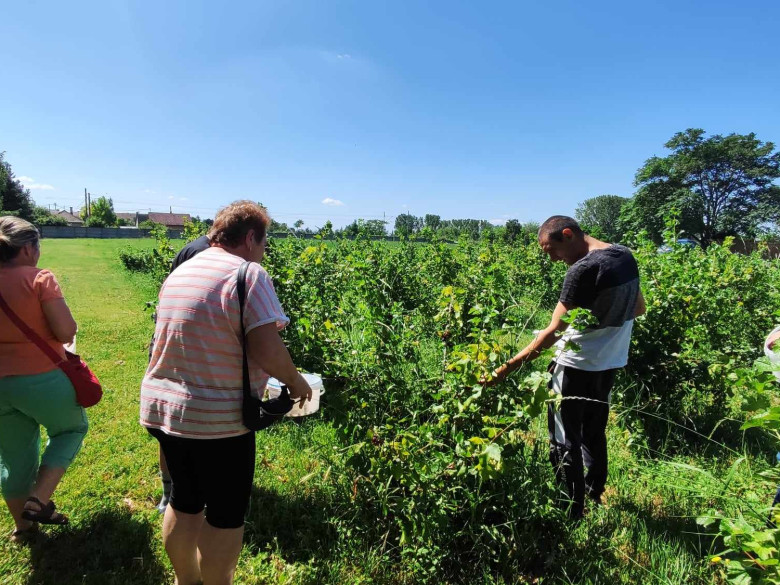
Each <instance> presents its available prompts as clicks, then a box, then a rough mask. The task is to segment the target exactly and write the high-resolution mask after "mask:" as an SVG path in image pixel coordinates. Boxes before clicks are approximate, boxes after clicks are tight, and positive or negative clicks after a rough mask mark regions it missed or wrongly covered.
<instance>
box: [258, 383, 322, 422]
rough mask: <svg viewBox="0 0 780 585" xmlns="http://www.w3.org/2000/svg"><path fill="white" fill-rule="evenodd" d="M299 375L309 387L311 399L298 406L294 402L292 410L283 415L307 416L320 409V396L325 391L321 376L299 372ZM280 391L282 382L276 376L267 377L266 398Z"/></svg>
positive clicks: (274, 396) (272, 396)
mask: <svg viewBox="0 0 780 585" xmlns="http://www.w3.org/2000/svg"><path fill="white" fill-rule="evenodd" d="M301 376H303V378H304V380H306V382H307V383H308V384H309V386H310V387H311V400H309V401H308V402H306V403H305V404H304V405H303V406H302V407H301V406H298V404H297V403H296V404H295V406H293V408H292V410H291V411H290V412H288V413H287V414H286V415H285V416H289V417H293V418H295V417H299V416H308V415H310V414H314V413H315V412H317V411H318V410H319V409H320V396H321V395H322V394H324V393H325V387H324V386H323V385H322V378H320V377H319V376H318V375H317V374H301ZM281 391H282V383H281V382H280V381H279V380H277V379H276V378H269V379H268V385H267V386H266V392H267V393H268V398H276V397H277V396H279V393H280V392H281Z"/></svg>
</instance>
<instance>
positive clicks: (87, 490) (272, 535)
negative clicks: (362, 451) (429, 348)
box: [0, 240, 333, 585]
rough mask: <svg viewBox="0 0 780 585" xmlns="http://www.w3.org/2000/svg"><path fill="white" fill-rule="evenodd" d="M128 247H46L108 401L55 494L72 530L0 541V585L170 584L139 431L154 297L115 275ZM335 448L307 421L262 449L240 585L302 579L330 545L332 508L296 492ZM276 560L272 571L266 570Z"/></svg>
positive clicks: (320, 487)
mask: <svg viewBox="0 0 780 585" xmlns="http://www.w3.org/2000/svg"><path fill="white" fill-rule="evenodd" d="M127 244H128V242H126V241H118V240H44V241H43V243H42V256H41V262H40V266H41V267H44V268H50V269H51V270H52V271H53V272H54V273H55V274H56V275H57V277H58V279H59V281H60V283H61V285H62V288H63V291H64V293H65V296H66V299H67V301H68V304H69V305H70V307H71V310H72V311H73V314H74V316H75V318H76V321H77V322H78V324H79V334H78V338H77V350H78V352H79V353H80V354H81V355H82V357H83V358H84V359H85V361H87V363H89V365H90V367H91V368H92V369H93V370H94V371H95V373H96V374H97V375H98V377H99V378H100V380H101V382H102V383H103V386H104V392H105V394H104V398H103V400H102V401H101V402H100V404H98V405H97V406H95V407H93V408H90V409H89V410H88V411H87V412H88V416H89V422H90V430H89V432H88V434H87V436H86V439H85V441H84V445H83V447H82V450H81V452H80V453H79V455H78V456H77V458H76V460H75V462H74V463H73V465H72V466H71V468H70V469H69V470H68V473H67V474H66V475H65V478H64V480H63V482H62V483H61V485H60V487H59V489H58V490H57V492H56V494H55V499H56V501H57V503H58V506H59V507H60V508H61V509H62V510H63V511H64V512H65V513H67V514H69V516H70V518H71V525H70V526H69V527H66V528H45V529H44V530H45V535H43V536H42V537H41V538H40V539H39V540H38V542H36V544H35V545H33V546H31V547H18V546H15V545H13V544H11V543H10V542H9V540H8V539H7V538H3V539H0V583H2V584H3V585H5V584H22V583H57V584H68V583H80V584H95V585H104V584H112V583H117V584H118V583H122V584H125V583H128V584H135V583H137V584H142V583H143V584H151V583H164V582H172V572H171V570H170V565H169V563H168V561H167V558H165V553H164V551H163V548H162V543H161V540H160V534H159V533H160V525H161V519H160V516H159V515H158V514H157V512H156V510H155V508H154V505H155V503H156V501H157V498H158V497H159V481H158V479H157V444H156V442H155V441H154V440H152V439H151V438H150V437H149V436H148V435H147V433H146V432H145V431H144V430H143V428H142V427H141V426H140V425H139V424H138V403H139V390H138V389H139V385H140V381H141V378H142V377H143V373H144V370H145V368H146V360H147V357H146V356H147V346H148V342H149V339H150V337H151V333H152V329H153V327H152V322H151V319H150V314H149V312H148V311H145V310H144V304H145V302H146V301H148V300H150V299H153V298H154V296H155V295H156V290H155V287H154V285H153V284H152V283H151V282H150V281H148V280H145V279H144V277H139V276H135V275H130V274H128V273H126V272H125V271H124V270H123V269H122V268H121V267H120V265H119V262H118V259H117V251H118V250H119V248H121V247H122V246H124V245H127ZM132 245H150V244H149V243H148V242H133V244H132ZM332 442H333V434H332V432H331V431H330V429H329V427H328V426H327V425H325V424H322V423H315V422H309V421H307V422H306V423H305V424H304V425H302V426H300V427H297V426H295V425H292V424H288V425H286V426H284V427H282V428H280V429H278V430H274V431H272V432H271V433H268V434H265V435H262V436H259V437H258V470H257V478H258V481H256V483H255V485H256V490H255V494H254V496H253V501H252V506H253V509H252V512H251V513H250V521H249V524H248V525H247V537H246V538H245V542H246V543H247V544H246V546H245V550H244V553H243V554H242V560H241V566H240V571H239V577H240V580H241V581H245V580H250V581H255V580H256V579H259V578H261V577H262V576H263V573H267V572H268V571H271V572H272V573H276V574H277V575H279V574H284V573H290V572H291V571H292V572H293V573H301V571H302V570H303V569H305V566H306V565H307V564H309V561H310V560H311V557H312V553H311V552H309V553H305V551H313V550H316V548H317V546H318V542H317V541H318V540H325V539H326V537H327V533H326V532H323V528H322V527H323V526H324V525H325V523H324V522H323V521H322V514H323V513H324V512H323V511H322V510H323V509H324V500H327V498H328V497H329V494H328V490H327V486H326V485H325V484H324V483H323V482H321V481H304V482H303V483H301V481H300V480H301V479H302V478H303V479H306V476H309V478H313V476H315V475H317V474H318V473H320V474H322V473H324V472H325V471H326V470H327V466H326V465H325V460H324V459H323V458H322V457H321V456H319V455H318V453H320V454H322V453H324V454H327V451H328V447H329V446H330V445H331V444H332ZM280 461H284V464H280V463H279V462H280ZM315 479H316V478H315ZM281 521H284V522H285V526H284V529H283V530H282V531H278V530H275V529H274V523H276V522H281ZM12 526H13V523H12V521H11V518H10V515H9V514H8V512H7V510H6V509H5V507H4V506H2V507H0V530H2V533H4V534H8V533H9V532H10V531H11V529H12ZM299 534H300V535H301V536H298V535H299ZM322 544H324V543H322ZM281 549H284V551H285V552H284V553H281V552H279V551H281ZM264 551H268V552H264ZM280 555H284V556H287V557H289V558H288V559H284V557H283V556H280ZM271 558H274V559H276V562H275V563H268V562H267V561H268V560H269V559H271ZM297 565H302V568H301V569H299V568H296V567H297ZM309 572H310V571H309ZM241 575H244V577H241ZM250 575H254V577H249V576H250ZM268 576H269V577H270V575H268Z"/></svg>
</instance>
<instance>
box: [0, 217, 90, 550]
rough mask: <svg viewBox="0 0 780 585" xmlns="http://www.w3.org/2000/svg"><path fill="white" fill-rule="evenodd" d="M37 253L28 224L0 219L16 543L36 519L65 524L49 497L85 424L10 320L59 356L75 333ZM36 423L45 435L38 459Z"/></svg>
mask: <svg viewBox="0 0 780 585" xmlns="http://www.w3.org/2000/svg"><path fill="white" fill-rule="evenodd" d="M40 255H41V250H40V236H39V234H38V230H37V228H36V227H35V226H34V225H32V224H31V223H29V222H27V221H25V220H23V219H20V218H18V217H11V216H5V217H0V308H1V309H2V310H0V479H1V481H2V492H3V498H4V499H5V502H6V504H7V505H8V509H9V510H10V512H11V516H13V519H14V523H15V524H16V529H15V530H14V532H13V534H12V536H11V537H12V539H13V540H17V541H20V540H24V539H26V538H27V537H29V536H30V535H32V534H33V533H34V532H35V531H36V530H37V527H38V523H42V524H67V522H68V518H67V517H66V516H65V515H64V514H61V513H59V512H58V511H57V509H56V506H55V505H54V502H53V501H52V500H51V496H52V494H53V493H54V490H55V488H56V487H57V484H59V482H60V480H61V479H62V476H63V475H64V474H65V470H66V469H67V468H68V466H69V465H70V464H71V462H72V461H73V459H74V457H75V456H76V453H78V451H79V449H80V448H81V443H82V441H83V440H84V435H85V434H86V432H87V426H88V425H87V417H86V414H85V412H84V409H83V408H82V407H81V406H79V405H78V404H77V402H76V393H75V391H74V389H73V385H72V384H71V382H70V380H69V379H68V377H67V376H66V375H65V374H64V373H63V372H62V370H60V369H59V367H57V365H56V364H55V363H54V362H53V361H52V360H51V359H50V358H49V357H48V356H47V355H46V353H44V351H43V350H42V349H41V348H39V347H38V346H37V345H36V343H34V342H33V341H32V340H31V339H29V338H28V337H27V335H26V334H25V333H24V332H23V331H22V330H21V329H20V328H19V327H17V326H16V325H15V323H14V321H15V320H16V319H18V320H19V321H21V322H23V324H24V325H26V326H27V327H28V328H29V329H31V330H32V331H33V333H34V334H37V335H38V336H39V337H40V338H42V339H43V341H44V342H45V343H46V344H48V345H49V346H51V349H52V350H53V351H54V352H56V354H57V355H59V356H60V357H61V358H63V359H64V358H65V350H64V348H63V344H67V343H71V342H72V341H73V338H74V336H75V335H76V322H75V321H74V320H73V316H72V315H71V313H70V309H69V308H68V305H67V304H66V303H65V299H64V297H63V295H62V291H61V290H60V286H59V284H58V283H57V279H56V278H55V277H54V274H52V273H51V272H50V271H48V270H42V269H40V268H38V267H37V265H38V260H39V258H40ZM11 315H15V318H14V317H12V316H11ZM41 426H43V427H45V428H46V432H47V434H48V436H49V440H48V443H47V444H46V449H45V450H44V452H43V458H42V459H41V460H40V463H39V454H40V443H41V434H40V427H41Z"/></svg>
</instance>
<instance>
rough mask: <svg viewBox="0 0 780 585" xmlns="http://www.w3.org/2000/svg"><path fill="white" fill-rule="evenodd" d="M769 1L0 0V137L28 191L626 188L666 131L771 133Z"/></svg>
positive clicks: (351, 193) (296, 210)
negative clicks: (0, 3) (71, 0)
mask: <svg viewBox="0 0 780 585" xmlns="http://www.w3.org/2000/svg"><path fill="white" fill-rule="evenodd" d="M778 22H780V3H778V2H776V1H761V0H759V1H755V2H747V3H736V2H721V1H708V2H704V1H697V2H685V1H680V0H675V1H666V0H663V1H660V2H652V3H651V2H645V3H633V2H625V1H623V2H595V3H584V2H569V1H562V2H556V3H540V2H533V3H532V2H517V1H516V2H482V3H477V2H452V1H450V2H432V1H426V2H406V1H400V0H396V1H393V2H374V1H370V0H363V1H354V2H339V1H333V2H323V1H318V2H300V1H285V2H276V3H268V2H224V3H222V4H218V3H214V2H208V3H206V2H201V1H199V0H187V1H184V0H180V1H171V2H169V1H166V2H145V1H144V2H126V1H120V0H101V1H100V2H75V3H63V2H49V1H31V2H6V3H4V5H3V8H2V11H1V12H0V46H1V47H2V51H0V60H1V61H2V70H3V78H4V86H5V87H4V89H3V91H2V92H0V151H2V150H4V151H6V158H7V160H8V161H10V162H11V164H12V165H13V168H14V171H15V173H16V174H17V176H21V177H25V179H24V181H25V183H26V184H27V185H28V186H30V187H31V188H32V189H33V191H32V192H33V196H34V198H35V200H36V202H38V203H40V204H44V205H47V204H52V203H55V202H56V203H57V204H58V205H59V206H60V207H67V206H71V205H72V206H74V207H77V206H78V205H79V204H80V203H81V202H82V201H83V190H84V187H87V188H88V189H89V190H90V191H91V192H92V193H93V195H94V196H99V195H103V194H108V195H109V196H110V197H112V198H113V200H114V205H115V208H116V209H117V211H135V210H141V211H143V210H148V209H150V208H151V209H152V210H154V211H162V210H167V209H168V207H169V206H172V207H173V209H174V211H179V212H191V213H193V214H196V215H201V216H204V217H205V216H212V215H213V213H214V212H215V210H216V209H217V208H219V207H220V206H222V205H224V204H226V203H229V202H230V201H232V200H235V199H239V198H248V199H254V200H259V201H262V202H263V203H264V204H265V205H267V206H268V208H269V209H270V211H271V214H272V215H273V216H274V217H275V218H276V219H278V220H279V221H285V222H288V223H292V222H293V221H295V219H298V218H302V219H304V221H305V222H306V225H308V226H311V227H315V226H319V225H322V224H323V223H324V221H325V220H326V219H327V218H330V219H332V220H333V222H334V224H336V225H342V224H344V223H347V222H348V221H351V220H352V219H354V218H355V217H366V218H374V217H382V216H383V215H385V216H386V217H387V218H388V219H392V218H393V217H394V216H395V215H397V214H399V213H404V212H407V211H408V212H411V213H413V214H415V215H422V214H425V213H436V214H439V215H441V216H442V217H444V218H467V217H468V218H481V219H488V220H502V219H506V218H509V217H511V218H517V219H519V220H521V221H531V220H535V221H539V220H543V219H545V218H546V217H547V216H549V215H551V214H555V213H566V214H573V213H574V210H575V208H576V206H577V204H578V203H579V202H581V201H582V200H584V199H586V198H588V197H592V196H595V195H599V194H603V193H614V194H618V195H623V196H630V195H631V194H632V193H633V187H632V180H633V176H634V173H635V172H636V169H637V168H638V167H639V166H641V164H642V163H643V161H644V160H646V159H647V158H648V157H650V156H652V155H654V154H663V152H664V149H663V143H664V142H666V141H667V140H668V139H669V138H670V137H671V136H672V135H673V134H674V133H675V132H677V131H680V130H683V129H685V128H689V127H701V128H704V129H705V130H707V131H708V132H710V133H730V132H740V133H747V132H755V133H756V134H757V135H758V137H759V138H760V139H762V140H769V141H774V142H780V108H779V107H778V104H780V71H778V69H780V67H778V61H777V58H776V56H777V43H776V39H777V35H778V30H780V29H778ZM323 202H324V203H323ZM339 203H340V204H339Z"/></svg>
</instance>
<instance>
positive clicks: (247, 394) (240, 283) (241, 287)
mask: <svg viewBox="0 0 780 585" xmlns="http://www.w3.org/2000/svg"><path fill="white" fill-rule="evenodd" d="M248 268H249V262H243V263H242V264H241V266H240V267H239V269H238V279H237V281H236V292H237V293H238V309H239V318H240V319H241V351H242V353H243V369H244V372H243V390H244V401H245V402H246V401H247V400H249V399H250V398H252V390H251V381H250V380H249V360H248V359H247V357H246V330H245V329H244V302H245V301H246V272H247V269H248Z"/></svg>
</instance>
